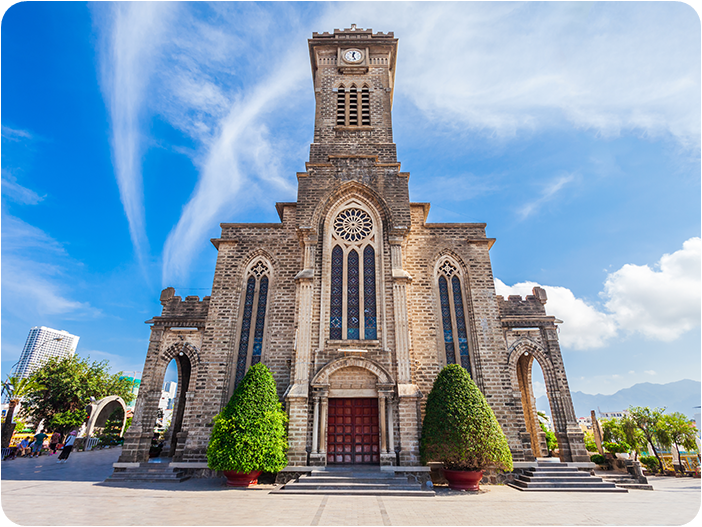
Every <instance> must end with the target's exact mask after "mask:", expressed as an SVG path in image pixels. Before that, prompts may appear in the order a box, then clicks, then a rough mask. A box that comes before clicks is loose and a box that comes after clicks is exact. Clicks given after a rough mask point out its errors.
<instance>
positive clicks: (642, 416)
mask: <svg viewBox="0 0 702 527" xmlns="http://www.w3.org/2000/svg"><path fill="white" fill-rule="evenodd" d="M664 412H665V408H654V409H653V410H652V409H650V408H649V407H648V406H643V407H642V406H630V407H629V418H630V419H631V421H632V422H633V423H634V424H635V425H636V426H637V427H638V428H639V430H641V432H642V433H643V436H644V438H645V440H646V441H647V442H648V443H649V444H650V445H651V448H652V449H653V455H654V456H656V459H657V460H658V469H659V470H660V472H661V473H662V472H663V460H662V459H661V456H660V455H659V454H658V451H657V450H656V444H658V446H660V447H661V448H666V447H669V446H670V437H669V436H668V433H667V429H666V427H665V423H664V421H663V413H664Z"/></svg>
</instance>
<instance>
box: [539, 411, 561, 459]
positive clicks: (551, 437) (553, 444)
mask: <svg viewBox="0 0 702 527" xmlns="http://www.w3.org/2000/svg"><path fill="white" fill-rule="evenodd" d="M536 414H537V416H538V418H539V425H540V426H541V430H543V432H544V435H545V436H546V447H547V448H548V450H549V452H552V451H554V450H556V449H557V448H558V440H557V439H556V434H555V433H554V432H553V430H551V429H550V428H548V426H546V423H547V422H548V421H547V419H548V418H547V417H546V414H545V413H544V412H537V413H536Z"/></svg>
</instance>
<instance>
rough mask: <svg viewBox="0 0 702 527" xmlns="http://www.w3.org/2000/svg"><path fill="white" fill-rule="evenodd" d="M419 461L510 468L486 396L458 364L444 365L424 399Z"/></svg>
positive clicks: (457, 467) (503, 440)
mask: <svg viewBox="0 0 702 527" xmlns="http://www.w3.org/2000/svg"><path fill="white" fill-rule="evenodd" d="M420 453H421V457H422V462H423V463H425V464H426V463H427V462H429V461H441V462H442V463H443V464H444V467H445V468H447V469H450V470H483V469H484V468H487V467H490V466H494V467H497V468H502V469H504V470H512V454H511V452H510V450H509V447H508V445H507V438H506V437H505V434H504V432H503V431H502V428H501V427H500V424H499V423H498V422H497V418H496V417H495V414H494V413H493V411H492V409H491V408H490V406H489V405H488V403H487V401H486V400H485V397H484V396H483V394H482V393H481V392H480V390H479V389H478V387H477V386H476V384H475V383H474V382H473V380H472V379H471V378H470V375H469V374H468V372H467V371H466V370H465V369H464V368H462V367H461V366H459V365H457V364H450V365H448V366H446V367H445V368H444V369H443V370H441V373H439V375H438V376H437V378H436V380H435V381H434V387H433V388H432V390H431V392H430V393H429V397H428V398H427V406H426V413H425V416H424V424H423V426H422V438H421V443H420Z"/></svg>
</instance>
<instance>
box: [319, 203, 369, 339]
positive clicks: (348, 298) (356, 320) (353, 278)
mask: <svg viewBox="0 0 702 527" xmlns="http://www.w3.org/2000/svg"><path fill="white" fill-rule="evenodd" d="M331 231H332V243H333V249H332V251H331V280H330V282H331V284H330V285H331V292H330V298H329V300H330V304H329V338H330V339H332V340H375V339H377V338H378V329H377V327H378V321H377V312H376V311H377V310H376V303H377V301H376V271H375V267H376V249H375V244H376V240H377V235H376V231H375V226H374V224H373V220H372V219H371V216H370V214H368V212H366V211H365V210H363V209H360V208H355V207H351V208H347V209H344V210H342V211H341V212H340V213H339V214H337V215H336V217H335V218H334V220H333V222H332V229H331Z"/></svg>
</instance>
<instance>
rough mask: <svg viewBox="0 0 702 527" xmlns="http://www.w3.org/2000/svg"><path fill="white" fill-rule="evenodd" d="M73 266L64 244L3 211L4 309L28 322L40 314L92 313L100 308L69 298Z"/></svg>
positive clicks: (79, 315)
mask: <svg viewBox="0 0 702 527" xmlns="http://www.w3.org/2000/svg"><path fill="white" fill-rule="evenodd" d="M73 266H75V262H73V261H72V260H71V258H70V257H69V255H68V253H67V252H66V250H65V249H64V247H63V246H62V245H61V244H60V243H59V242H58V241H56V240H55V239H53V238H52V237H51V236H49V235H48V234H46V233H45V232H44V231H42V230H41V229H38V228H36V227H34V226H32V225H29V224H28V223H26V222H24V221H22V220H20V219H18V218H15V217H13V216H10V215H8V214H3V215H2V275H3V276H2V300H3V310H5V309H11V310H12V311H11V312H12V316H13V317H16V318H18V319H20V320H23V321H26V322H27V323H29V324H36V319H37V318H41V317H47V316H53V315H61V316H62V317H63V318H64V319H70V318H86V317H88V318H89V317H95V316H99V315H100V314H101V312H100V310H99V309H96V308H94V307H92V306H91V305H90V304H89V303H87V302H80V301H77V300H74V299H73V298H71V296H72V291H71V289H70V287H69V286H68V284H69V283H70V281H68V280H67V275H68V273H69V269H70V268H71V267H73Z"/></svg>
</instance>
